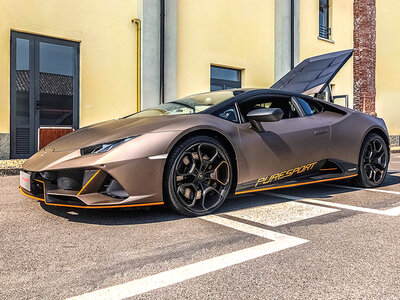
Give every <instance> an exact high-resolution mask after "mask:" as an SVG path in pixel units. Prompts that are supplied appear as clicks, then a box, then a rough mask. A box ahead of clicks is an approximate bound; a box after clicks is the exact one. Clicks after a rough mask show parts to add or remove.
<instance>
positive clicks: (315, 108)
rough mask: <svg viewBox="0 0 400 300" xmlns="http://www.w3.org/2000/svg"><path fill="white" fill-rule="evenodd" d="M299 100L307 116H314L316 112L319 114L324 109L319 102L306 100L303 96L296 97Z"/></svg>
mask: <svg viewBox="0 0 400 300" xmlns="http://www.w3.org/2000/svg"><path fill="white" fill-rule="evenodd" d="M296 100H297V102H299V104H300V105H301V107H302V108H303V110H304V113H305V114H306V116H313V115H316V114H319V113H320V112H322V111H323V110H324V108H323V107H322V105H320V104H319V103H318V102H315V101H311V100H308V99H307V100H306V99H302V98H296Z"/></svg>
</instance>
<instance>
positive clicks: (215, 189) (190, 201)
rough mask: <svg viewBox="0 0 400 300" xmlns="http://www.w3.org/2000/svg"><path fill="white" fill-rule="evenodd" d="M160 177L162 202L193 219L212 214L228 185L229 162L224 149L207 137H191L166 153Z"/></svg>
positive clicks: (229, 186) (222, 199) (229, 176)
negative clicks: (163, 193) (168, 153)
mask: <svg viewBox="0 0 400 300" xmlns="http://www.w3.org/2000/svg"><path fill="white" fill-rule="evenodd" d="M164 174H165V176H164V191H165V194H166V196H167V197H166V203H167V204H168V205H169V206H170V207H171V208H172V209H173V210H175V211H176V212H178V213H180V214H183V215H185V216H190V217H195V216H202V215H206V214H209V213H212V212H213V211H215V210H216V209H218V208H219V207H220V206H221V205H222V203H223V202H224V201H225V199H226V197H227V196H228V193H229V190H230V188H231V186H232V176H231V174H232V163H231V158H230V156H229V154H228V152H227V150H226V149H225V147H224V146H223V145H222V144H221V143H220V142H218V141H217V140H216V139H214V138H211V137H209V136H205V135H201V136H193V137H190V138H188V139H186V140H184V141H182V142H180V143H179V144H178V145H177V146H176V147H175V148H174V149H173V150H172V151H171V153H170V155H169V157H168V160H167V163H166V167H165V173H164Z"/></svg>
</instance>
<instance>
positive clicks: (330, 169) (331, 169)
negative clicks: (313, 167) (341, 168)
mask: <svg viewBox="0 0 400 300" xmlns="http://www.w3.org/2000/svg"><path fill="white" fill-rule="evenodd" d="M333 170H337V168H329V169H320V171H333Z"/></svg>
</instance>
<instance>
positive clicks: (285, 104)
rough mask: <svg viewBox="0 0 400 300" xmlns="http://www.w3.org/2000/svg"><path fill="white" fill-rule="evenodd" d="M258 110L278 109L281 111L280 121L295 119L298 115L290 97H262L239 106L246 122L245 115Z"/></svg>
mask: <svg viewBox="0 0 400 300" xmlns="http://www.w3.org/2000/svg"><path fill="white" fill-rule="evenodd" d="M259 108H280V109H282V111H283V117H282V119H291V118H297V117H298V116H299V113H298V111H297V109H296V107H295V105H294V104H293V102H292V100H291V99H290V97H263V98H257V99H254V100H249V101H245V102H244V103H242V104H240V112H241V113H242V115H243V118H244V119H245V121H246V122H247V121H248V119H247V114H248V113H249V112H250V111H252V110H255V109H259Z"/></svg>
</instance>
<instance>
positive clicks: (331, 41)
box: [317, 36, 335, 44]
mask: <svg viewBox="0 0 400 300" xmlns="http://www.w3.org/2000/svg"><path fill="white" fill-rule="evenodd" d="M317 39H319V40H321V41H325V42H328V43H331V44H334V43H335V41H334V40H330V39H325V38H323V37H320V36H317Z"/></svg>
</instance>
